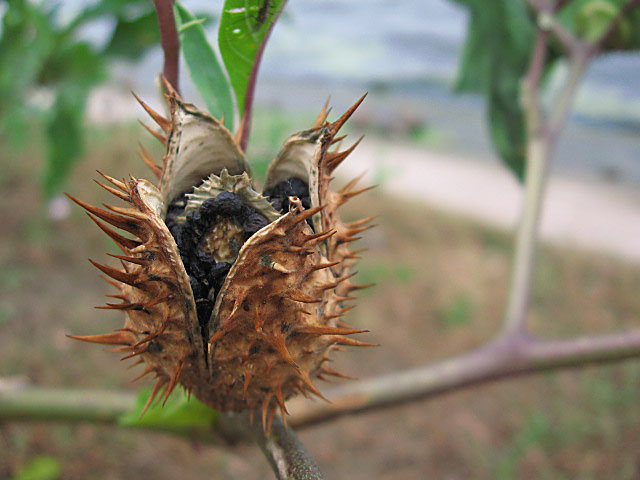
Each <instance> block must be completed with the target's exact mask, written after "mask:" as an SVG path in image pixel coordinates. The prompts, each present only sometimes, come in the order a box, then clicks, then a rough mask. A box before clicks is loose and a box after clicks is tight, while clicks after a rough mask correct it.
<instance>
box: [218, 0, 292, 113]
mask: <svg viewBox="0 0 640 480" xmlns="http://www.w3.org/2000/svg"><path fill="white" fill-rule="evenodd" d="M285 3H286V0H226V1H225V2H224V8H223V11H222V17H221V19H220V28H219V30H218V46H219V47H220V53H221V55H222V58H223V60H224V65H225V67H226V68H227V72H228V73H229V78H230V80H231V85H233V89H234V91H235V93H236V100H237V102H238V110H239V112H240V115H244V113H245V103H246V99H247V95H252V94H253V92H252V89H253V86H252V84H253V83H254V82H255V77H256V75H257V70H258V66H259V63H260V58H261V56H262V51H263V49H264V46H265V43H266V41H267V39H268V37H269V33H270V32H271V29H272V28H273V25H274V24H275V21H276V20H277V19H278V16H279V14H280V11H281V10H282V8H283V7H284V4H285Z"/></svg>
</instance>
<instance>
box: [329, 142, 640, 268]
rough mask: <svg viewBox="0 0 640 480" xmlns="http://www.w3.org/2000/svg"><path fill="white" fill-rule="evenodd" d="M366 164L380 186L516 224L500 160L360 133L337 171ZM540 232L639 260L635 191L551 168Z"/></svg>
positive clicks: (516, 189)
mask: <svg viewBox="0 0 640 480" xmlns="http://www.w3.org/2000/svg"><path fill="white" fill-rule="evenodd" d="M365 170H366V171H367V175H366V178H367V180H369V181H370V182H371V181H376V180H379V178H380V177H382V185H381V188H382V189H383V190H384V191H385V193H391V194H394V195H398V196H401V197H406V198H411V199H414V200H415V199H420V200H424V201H425V202H427V203H428V204H430V205H432V206H434V207H436V208H440V209H443V210H446V211H450V212H454V213H456V214H462V215H464V216H468V217H471V218H474V219H477V220H479V221H482V222H485V223H487V224H490V225H494V226H497V227H501V228H505V229H509V230H512V229H514V228H515V225H516V222H517V218H518V215H519V211H520V205H521V201H522V189H521V187H520V185H519V184H518V183H517V182H516V180H515V179H514V178H513V176H512V175H511V174H510V173H508V172H507V171H506V169H504V168H502V167H501V166H499V165H493V164H488V163H486V162H479V161H477V160H474V159H471V158H460V157H453V156H447V155H445V154H441V153H434V152H430V151H427V150H424V149H422V148H417V147H411V146H404V145H400V144H390V143H383V142H380V141H379V140H376V139H370V138H366V139H365V140H364V141H363V142H362V144H361V145H360V146H359V147H358V148H357V149H356V150H355V151H354V153H353V154H352V155H351V157H350V158H349V160H348V161H346V162H344V164H343V165H342V166H341V167H340V173H341V174H344V175H350V176H353V175H356V174H360V173H362V172H363V171H365ZM541 237H542V239H543V240H545V241H549V242H553V243H559V244H565V245H567V246H575V247H578V248H581V249H587V250H594V251H600V252H606V253H608V254H611V255H613V256H616V257H620V258H623V259H627V260H630V261H634V262H637V261H640V194H638V193H637V192H634V191H632V190H631V189H630V188H629V187H621V186H617V185H613V184H607V183H604V182H596V181H585V180H582V179H580V180H576V179H571V178H563V177H557V176H552V177H551V179H550V182H549V185H548V191H547V195H546V199H545V204H544V209H543V213H542V224H541Z"/></svg>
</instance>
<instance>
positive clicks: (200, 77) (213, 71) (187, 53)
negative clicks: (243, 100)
mask: <svg viewBox="0 0 640 480" xmlns="http://www.w3.org/2000/svg"><path fill="white" fill-rule="evenodd" d="M174 11H175V14H176V23H177V25H178V31H179V32H180V44H181V47H182V53H183V55H184V59H185V62H186V63H187V68H188V69H189V76H190V77H191V80H192V81H193V83H194V85H195V86H196V88H197V89H198V92H199V93H200V95H201V96H202V98H203V100H204V101H205V103H206V104H207V107H208V109H209V112H210V113H211V114H212V115H213V116H214V117H217V118H220V117H222V116H223V115H224V119H225V120H224V123H225V125H226V126H227V128H229V129H233V127H234V117H235V110H234V107H233V94H232V92H231V85H230V84H229V80H227V76H226V74H225V71H224V69H223V68H222V65H221V63H220V62H219V61H218V58H217V56H216V53H215V51H214V50H213V48H212V47H211V45H210V44H209V42H207V38H206V36H205V32H204V28H202V24H201V23H199V22H196V21H195V20H196V18H195V17H194V16H193V15H191V13H189V11H188V10H187V9H186V8H184V7H183V6H182V5H181V4H180V3H178V2H176V3H175V7H174ZM186 24H189V26H188V28H184V29H182V30H180V29H181V28H182V26H184V25H186Z"/></svg>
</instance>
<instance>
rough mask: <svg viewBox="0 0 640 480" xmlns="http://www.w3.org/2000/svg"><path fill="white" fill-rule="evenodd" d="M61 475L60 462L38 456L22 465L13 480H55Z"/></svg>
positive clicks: (45, 456) (46, 456) (44, 456)
mask: <svg viewBox="0 0 640 480" xmlns="http://www.w3.org/2000/svg"><path fill="white" fill-rule="evenodd" d="M61 474H62V467H61V465H60V460H58V459H57V458H55V457H51V456H48V455H40V456H37V457H34V458H32V459H31V460H30V461H29V462H28V463H27V464H26V465H24V466H23V467H22V468H21V469H20V470H19V471H18V473H17V474H16V475H15V476H14V477H13V480H56V479H58V478H60V475H61Z"/></svg>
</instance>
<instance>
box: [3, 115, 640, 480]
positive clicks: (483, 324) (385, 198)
mask: <svg viewBox="0 0 640 480" xmlns="http://www.w3.org/2000/svg"><path fill="white" fill-rule="evenodd" d="M258 118H259V117H258ZM293 120H295V119H293ZM304 122H305V123H300V125H305V124H306V123H308V122H309V119H308V118H305V119H304ZM263 124H264V125H265V126H264V127H259V125H260V122H259V120H258V119H257V120H256V126H257V127H256V130H255V132H254V141H253V146H252V150H251V156H250V158H252V159H256V162H255V164H256V170H258V171H261V169H262V170H263V167H264V163H265V161H266V159H267V158H269V156H270V153H269V152H272V151H273V148H274V145H275V147H277V144H278V143H280V142H281V141H282V139H283V138H284V136H283V135H282V134H281V133H282V132H281V130H283V129H284V128H288V125H284V124H278V123H277V122H275V121H274V122H271V123H269V124H267V123H266V122H264V123H263ZM139 138H144V139H145V141H144V143H145V145H149V144H151V140H150V139H148V136H146V137H145V136H143V134H142V133H141V129H140V128H139V127H137V126H133V125H128V126H126V127H123V126H120V127H114V126H101V127H96V128H93V129H92V132H91V139H90V149H89V153H88V155H87V158H86V160H85V161H83V163H82V164H80V165H79V167H78V168H77V170H76V172H75V174H74V177H73V179H72V180H71V182H70V185H71V186H70V187H69V190H70V191H71V192H73V193H74V194H75V195H77V196H79V197H80V198H83V199H85V200H88V201H91V202H92V203H100V202H102V201H105V200H106V199H107V196H106V195H103V194H102V192H101V191H100V189H99V188H98V187H97V186H95V184H93V182H91V180H90V179H91V178H95V177H96V174H95V173H94V171H95V169H96V168H98V169H101V170H104V171H106V172H107V173H111V174H114V175H116V176H122V175H126V174H127V173H132V174H134V175H143V174H144V176H147V177H148V178H150V174H148V173H147V172H146V171H145V167H144V166H143V165H142V164H141V162H139V161H138V160H137V159H136V156H135V153H134V151H135V149H136V145H137V141H138V139H139ZM372 145H375V146H378V147H377V148H383V147H382V146H380V144H378V143H376V141H375V139H374V140H373V141H372ZM367 148H372V147H367ZM155 151H156V152H158V149H156V150H155ZM41 158H42V146H41V144H40V142H39V141H38V138H37V136H36V135H35V133H34V137H33V141H32V142H31V143H30V145H29V146H28V147H27V150H26V151H25V152H23V153H22V154H20V155H16V154H9V153H8V152H7V151H6V150H4V149H2V151H1V152H0V164H1V165H2V171H1V173H0V188H1V189H2V192H3V195H2V198H3V202H2V206H1V207H0V209H1V211H0V217H1V218H2V224H1V225H0V232H1V235H0V347H1V348H0V376H9V375H18V374H21V375H27V376H28V377H29V378H30V379H31V380H32V381H33V382H34V383H36V384H41V385H48V386H56V385H59V386H69V387H105V388H114V389H115V388H126V389H135V388H137V385H131V384H130V382H129V379H131V378H133V377H134V376H135V372H133V371H127V370H126V368H125V367H126V365H124V364H123V362H119V361H118V359H117V356H115V355H113V354H108V353H106V352H105V351H104V350H103V349H101V348H100V347H97V346H92V345H86V344H81V343H80V342H72V341H70V340H69V339H67V338H66V337H65V334H66V333H76V334H92V333H99V332H106V331H109V330H112V329H114V328H117V327H118V326H119V325H120V322H121V319H120V318H119V315H118V314H112V313H109V312H102V311H94V310H92V309H91V306H93V305H100V304H101V303H102V302H103V295H104V294H105V293H108V292H107V290H108V289H107V286H106V285H104V284H103V282H102V281H101V280H99V278H98V275H97V272H96V271H95V269H93V268H92V267H91V266H90V265H89V264H88V263H87V262H86V257H91V258H95V259H99V260H105V255H104V253H103V252H105V251H110V252H113V253H115V249H114V248H113V247H112V245H110V241H109V240H108V239H107V238H106V236H104V235H103V234H102V233H101V232H100V231H99V230H98V229H97V228H95V226H94V225H93V224H92V223H91V222H90V221H89V219H87V218H86V216H85V215H84V214H83V213H82V212H81V211H80V209H77V208H74V209H73V210H72V214H71V216H70V218H68V219H66V220H64V221H61V222H58V223H50V222H49V221H48V220H47V219H46V212H45V208H44V207H43V206H42V203H41V199H40V196H39V188H38V183H37V179H38V172H39V171H40V166H41V165H40V162H41ZM425 180H426V179H425ZM412 188H413V187H412ZM388 190H390V189H388V188H387V186H386V184H385V182H382V187H381V188H380V189H378V190H374V191H373V192H372V193H370V194H367V195H364V196H363V197H366V198H359V199H358V200H354V201H353V202H352V204H350V205H349V206H348V208H347V213H346V216H347V217H348V218H353V219H355V218H359V217H361V216H368V215H372V214H378V215H380V217H379V219H378V220H377V223H378V224H379V225H380V226H379V227H378V228H377V229H374V230H372V231H370V232H368V233H369V234H368V235H366V236H365V238H364V239H363V240H362V241H361V243H362V244H363V245H362V246H366V247H368V248H369V251H368V252H367V253H366V256H365V258H364V260H363V262H362V264H361V266H360V268H359V271H360V274H359V276H360V281H361V283H369V282H376V283H377V284H378V285H377V287H376V288H375V289H373V290H372V291H370V292H368V293H363V294H362V295H361V299H360V302H359V306H358V308H356V309H355V310H354V311H353V312H352V314H351V316H350V318H348V319H347V321H348V322H349V323H350V324H353V325H355V326H358V327H362V328H367V329H370V330H371V331H372V333H371V334H368V335H366V339H367V340H370V341H373V342H379V343H381V344H382V345H383V346H382V347H381V348H379V349H361V350H355V349H354V351H350V352H349V353H345V354H340V356H339V357H338V358H337V359H336V362H335V363H336V368H337V369H338V370H341V371H345V372H347V373H349V374H351V375H353V376H357V377H361V378H363V377H367V376H372V375H375V374H377V373H382V372H390V371H393V370H395V369H401V368H406V367H410V366H415V365H419V364H422V363H425V362H430V361H434V360H436V359H440V358H443V357H445V356H449V355H454V354H456V353H458V352H462V351H465V350H467V349H469V348H472V347H474V346H477V345H480V344H481V343H482V342H483V341H484V340H486V339H488V338H489V337H490V336H491V335H492V333H493V332H495V330H496V329H497V328H498V322H499V318H500V315H501V309H502V305H503V302H504V297H505V290H506V285H507V276H508V266H509V258H510V253H511V240H510V236H509V235H507V234H506V233H504V232H503V231H501V230H498V229H495V228H490V227H486V226H481V225H479V224H477V223H474V222H472V221H470V220H464V219H461V218H458V217H456V216H453V215H450V214H443V213H440V212H438V211H435V210H433V209H432V208H430V207H426V206H424V205H423V204H422V203H417V202H415V201H413V202H412V201H409V200H407V199H399V198H398V197H394V196H392V195H391V194H390V193H391V192H389V191H388ZM639 287H640V269H639V268H638V267H637V266H633V265H627V264H625V263H624V262H621V261H618V260H615V259H614V258H612V257H610V256H605V255H595V254H585V253H578V252H574V251H570V250H568V249H560V248H558V247H554V248H551V247H544V248H542V250H541V253H540V257H539V262H538V266H537V269H536V286H535V291H534V296H533V305H534V307H533V309H532V312H531V325H532V328H533V330H534V331H535V332H537V333H538V334H541V335H545V336H567V335H573V334H576V333H599V332H609V331H613V330H616V329H620V328H624V327H631V326H633V325H634V324H637V318H638V314H639V313H640V296H639V295H638V294H637V292H638V288H639ZM363 338H364V336H363ZM639 396H640V364H638V362H634V361H629V362H626V363H624V364H619V365H614V366H602V367H591V368H588V369H585V370H582V371H574V372H565V373H561V374H553V375H552V374H546V375H541V376H537V377H531V378H526V379H520V380H515V381H509V382H505V383H501V384H496V385H490V386H485V387H482V388H476V389H473V390H468V391H464V392H459V393H456V394H450V395H446V396H442V397H438V398H435V399H432V400H430V401H425V402H420V403H417V404H414V405H411V406H403V407H398V408H393V409H388V410H385V411H382V412H373V413H368V414H366V415H361V416H358V417H353V418H341V419H340V420H338V421H336V422H333V423H329V424H326V425H323V426H316V427H313V428H310V429H308V430H304V431H302V432H301V437H302V440H303V441H304V442H305V443H306V444H307V446H308V448H309V449H310V450H311V452H312V453H313V454H314V455H315V457H316V459H317V460H318V462H319V463H320V465H321V468H322V470H323V471H324V472H325V473H326V475H327V478H349V479H370V478H376V479H394V480H396V479H400V480H402V479H422V478H449V479H462V478H474V479H509V478H525V479H528V478H531V479H534V478H535V479H546V478H549V479H550V478H554V479H558V478H559V479H563V478H567V479H568V478H581V479H591V478H593V479H595V478H608V479H632V478H637V477H638V476H639V475H640V456H639V454H638V451H640V449H639V448H638V447H639V446H640V445H639V443H638V438H640V410H639V409H638V408H637V405H638V397H639ZM42 454H48V455H52V456H54V457H56V458H58V459H60V461H61V462H62V469H63V477H62V478H65V479H67V478H68V479H139V478H156V479H158V480H162V479H175V478H193V479H200V478H202V479H205V478H207V479H208V478H211V477H215V478H220V479H227V478H228V479H237V478H243V479H261V478H271V473H270V471H269V469H268V467H267V465H266V462H265V461H264V459H263V458H262V456H261V454H260V453H259V452H258V451H257V449H256V448H254V447H252V446H243V447H239V448H236V449H233V450H229V451H227V450H222V449H217V448H210V447H206V446H202V445H196V444H190V443H189V442H185V441H183V440H179V439H175V438H172V437H170V436H166V435H158V434H148V433H147V434H142V433H136V432H131V431H126V430H119V429H115V428H105V427H96V426H92V425H80V426H74V427H70V426H65V425H49V424H31V425H26V424H20V423H7V424H3V425H0V478H5V477H9V478H10V476H11V475H12V474H13V473H14V472H15V471H16V470H17V469H18V468H19V467H20V466H21V465H24V464H25V463H26V462H28V461H29V459H31V458H33V457H34V456H36V455H42Z"/></svg>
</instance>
